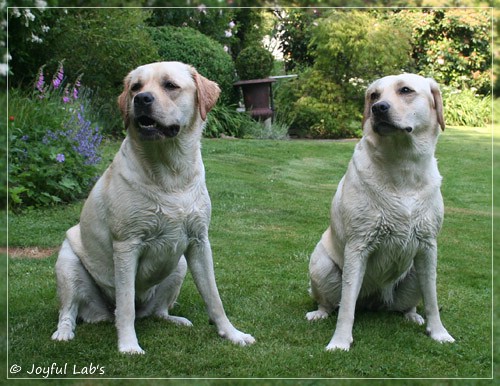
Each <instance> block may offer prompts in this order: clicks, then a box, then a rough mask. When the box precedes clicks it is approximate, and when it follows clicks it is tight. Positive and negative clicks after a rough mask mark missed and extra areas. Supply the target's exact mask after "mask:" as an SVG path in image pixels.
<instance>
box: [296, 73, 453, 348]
mask: <svg viewBox="0 0 500 386" xmlns="http://www.w3.org/2000/svg"><path fill="white" fill-rule="evenodd" d="M440 127H441V129H442V130H444V127H445V124H444V118H443V104H442V98H441V92H440V90H439V87H438V85H437V84H436V82H435V81H434V80H432V79H426V78H423V77H421V76H418V75H413V74H404V75H398V76H388V77H385V78H382V79H379V80H377V81H375V82H374V83H373V84H371V85H370V86H369V87H368V89H367V91H366V96H365V108H364V117H363V138H362V139H361V141H360V142H359V143H358V144H357V146H356V148H355V150H354V155H353V157H352V160H351V162H350V163H349V166H348V168H347V172H346V174H345V175H344V177H343V178H342V180H341V181H340V183H339V186H338V188H337V192H336V194H335V196H334V198H333V202H332V207H331V221H330V226H329V228H328V229H327V230H326V231H325V232H324V234H323V236H322V238H321V240H320V241H319V243H318V244H317V246H316V248H315V250H314V252H313V254H312V255H311V259H310V264H309V274H310V284H311V288H310V291H311V295H312V296H313V298H314V299H315V300H316V301H317V302H318V310H317V311H313V312H309V313H307V315H306V318H307V319H308V320H310V321H313V320H317V319H322V318H326V317H327V316H328V315H329V314H330V313H331V312H332V311H333V310H334V309H336V308H337V307H339V312H338V319H337V326H336V328H335V333H334V334H333V337H332V339H331V341H330V343H329V344H328V346H327V347H326V349H327V350H329V351H330V350H337V349H340V350H346V351H347V350H349V348H350V346H351V343H352V341H353V338H352V327H353V323H354V313H355V307H356V305H358V306H365V307H369V308H371V309H386V310H393V311H401V312H403V313H405V316H406V318H407V319H409V320H411V321H414V322H416V323H418V324H423V323H424V319H423V318H422V317H421V316H420V315H419V314H417V312H416V306H417V304H418V302H419V301H420V299H421V297H423V300H424V305H425V315H426V317H427V332H428V334H429V335H430V337H431V338H432V339H434V340H437V341H438V342H453V341H454V339H453V338H452V337H451V336H450V334H448V332H447V331H446V329H445V328H444V326H443V324H442V323H441V319H440V316H439V309H438V304H437V295H436V265H437V241H436V238H437V235H438V232H439V230H440V228H441V224H442V221H443V213H444V210H443V199H442V197H441V191H440V185H441V176H440V174H439V171H438V168H437V162H436V159H435V158H434V151H435V147H436V142H437V138H438V135H439V131H440V129H439V128H440Z"/></svg>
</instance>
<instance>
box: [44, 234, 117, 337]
mask: <svg viewBox="0 0 500 386" xmlns="http://www.w3.org/2000/svg"><path fill="white" fill-rule="evenodd" d="M56 277H57V292H58V295H59V300H60V303H61V308H60V310H59V322H58V324H57V330H56V331H55V332H54V333H53V334H52V339H53V340H60V341H65V340H71V339H73V338H74V337H75V332H74V331H75V326H76V319H77V317H79V316H80V317H81V318H82V319H83V320H84V321H86V322H98V321H103V320H112V319H113V315H112V313H111V312H110V311H109V310H108V309H107V307H106V305H105V303H104V301H103V300H102V297H101V294H100V293H99V291H98V290H97V288H96V287H95V284H94V282H93V280H92V278H91V277H90V275H89V274H88V272H87V271H86V269H85V268H84V266H83V265H82V263H81V262H80V259H79V258H78V256H77V255H76V254H75V252H74V251H73V249H72V248H71V246H70V244H69V242H68V240H65V241H64V242H63V244H62V247H61V250H60V252H59V256H58V259H57V263H56Z"/></svg>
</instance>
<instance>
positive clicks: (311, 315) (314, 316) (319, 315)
mask: <svg viewBox="0 0 500 386" xmlns="http://www.w3.org/2000/svg"><path fill="white" fill-rule="evenodd" d="M326 318H328V312H326V311H322V310H316V311H311V312H308V313H307V314H306V319H307V320H308V321H310V322H314V321H315V320H321V319H326Z"/></svg>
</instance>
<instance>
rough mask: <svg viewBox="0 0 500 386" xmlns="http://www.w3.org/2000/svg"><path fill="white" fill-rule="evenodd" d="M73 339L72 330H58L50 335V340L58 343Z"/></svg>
mask: <svg viewBox="0 0 500 386" xmlns="http://www.w3.org/2000/svg"><path fill="white" fill-rule="evenodd" d="M74 337H75V333H74V332H73V330H72V329H70V328H68V329H64V328H59V329H58V330H57V331H56V332H54V333H53V334H52V340H58V341H68V340H71V339H73V338H74Z"/></svg>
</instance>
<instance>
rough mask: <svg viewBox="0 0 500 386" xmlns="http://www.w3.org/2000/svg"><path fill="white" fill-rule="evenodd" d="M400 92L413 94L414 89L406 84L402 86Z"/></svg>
mask: <svg viewBox="0 0 500 386" xmlns="http://www.w3.org/2000/svg"><path fill="white" fill-rule="evenodd" d="M399 92H400V93H401V94H411V93H412V92H413V90H412V89H411V88H409V87H406V86H405V87H401V88H400V89H399Z"/></svg>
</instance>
